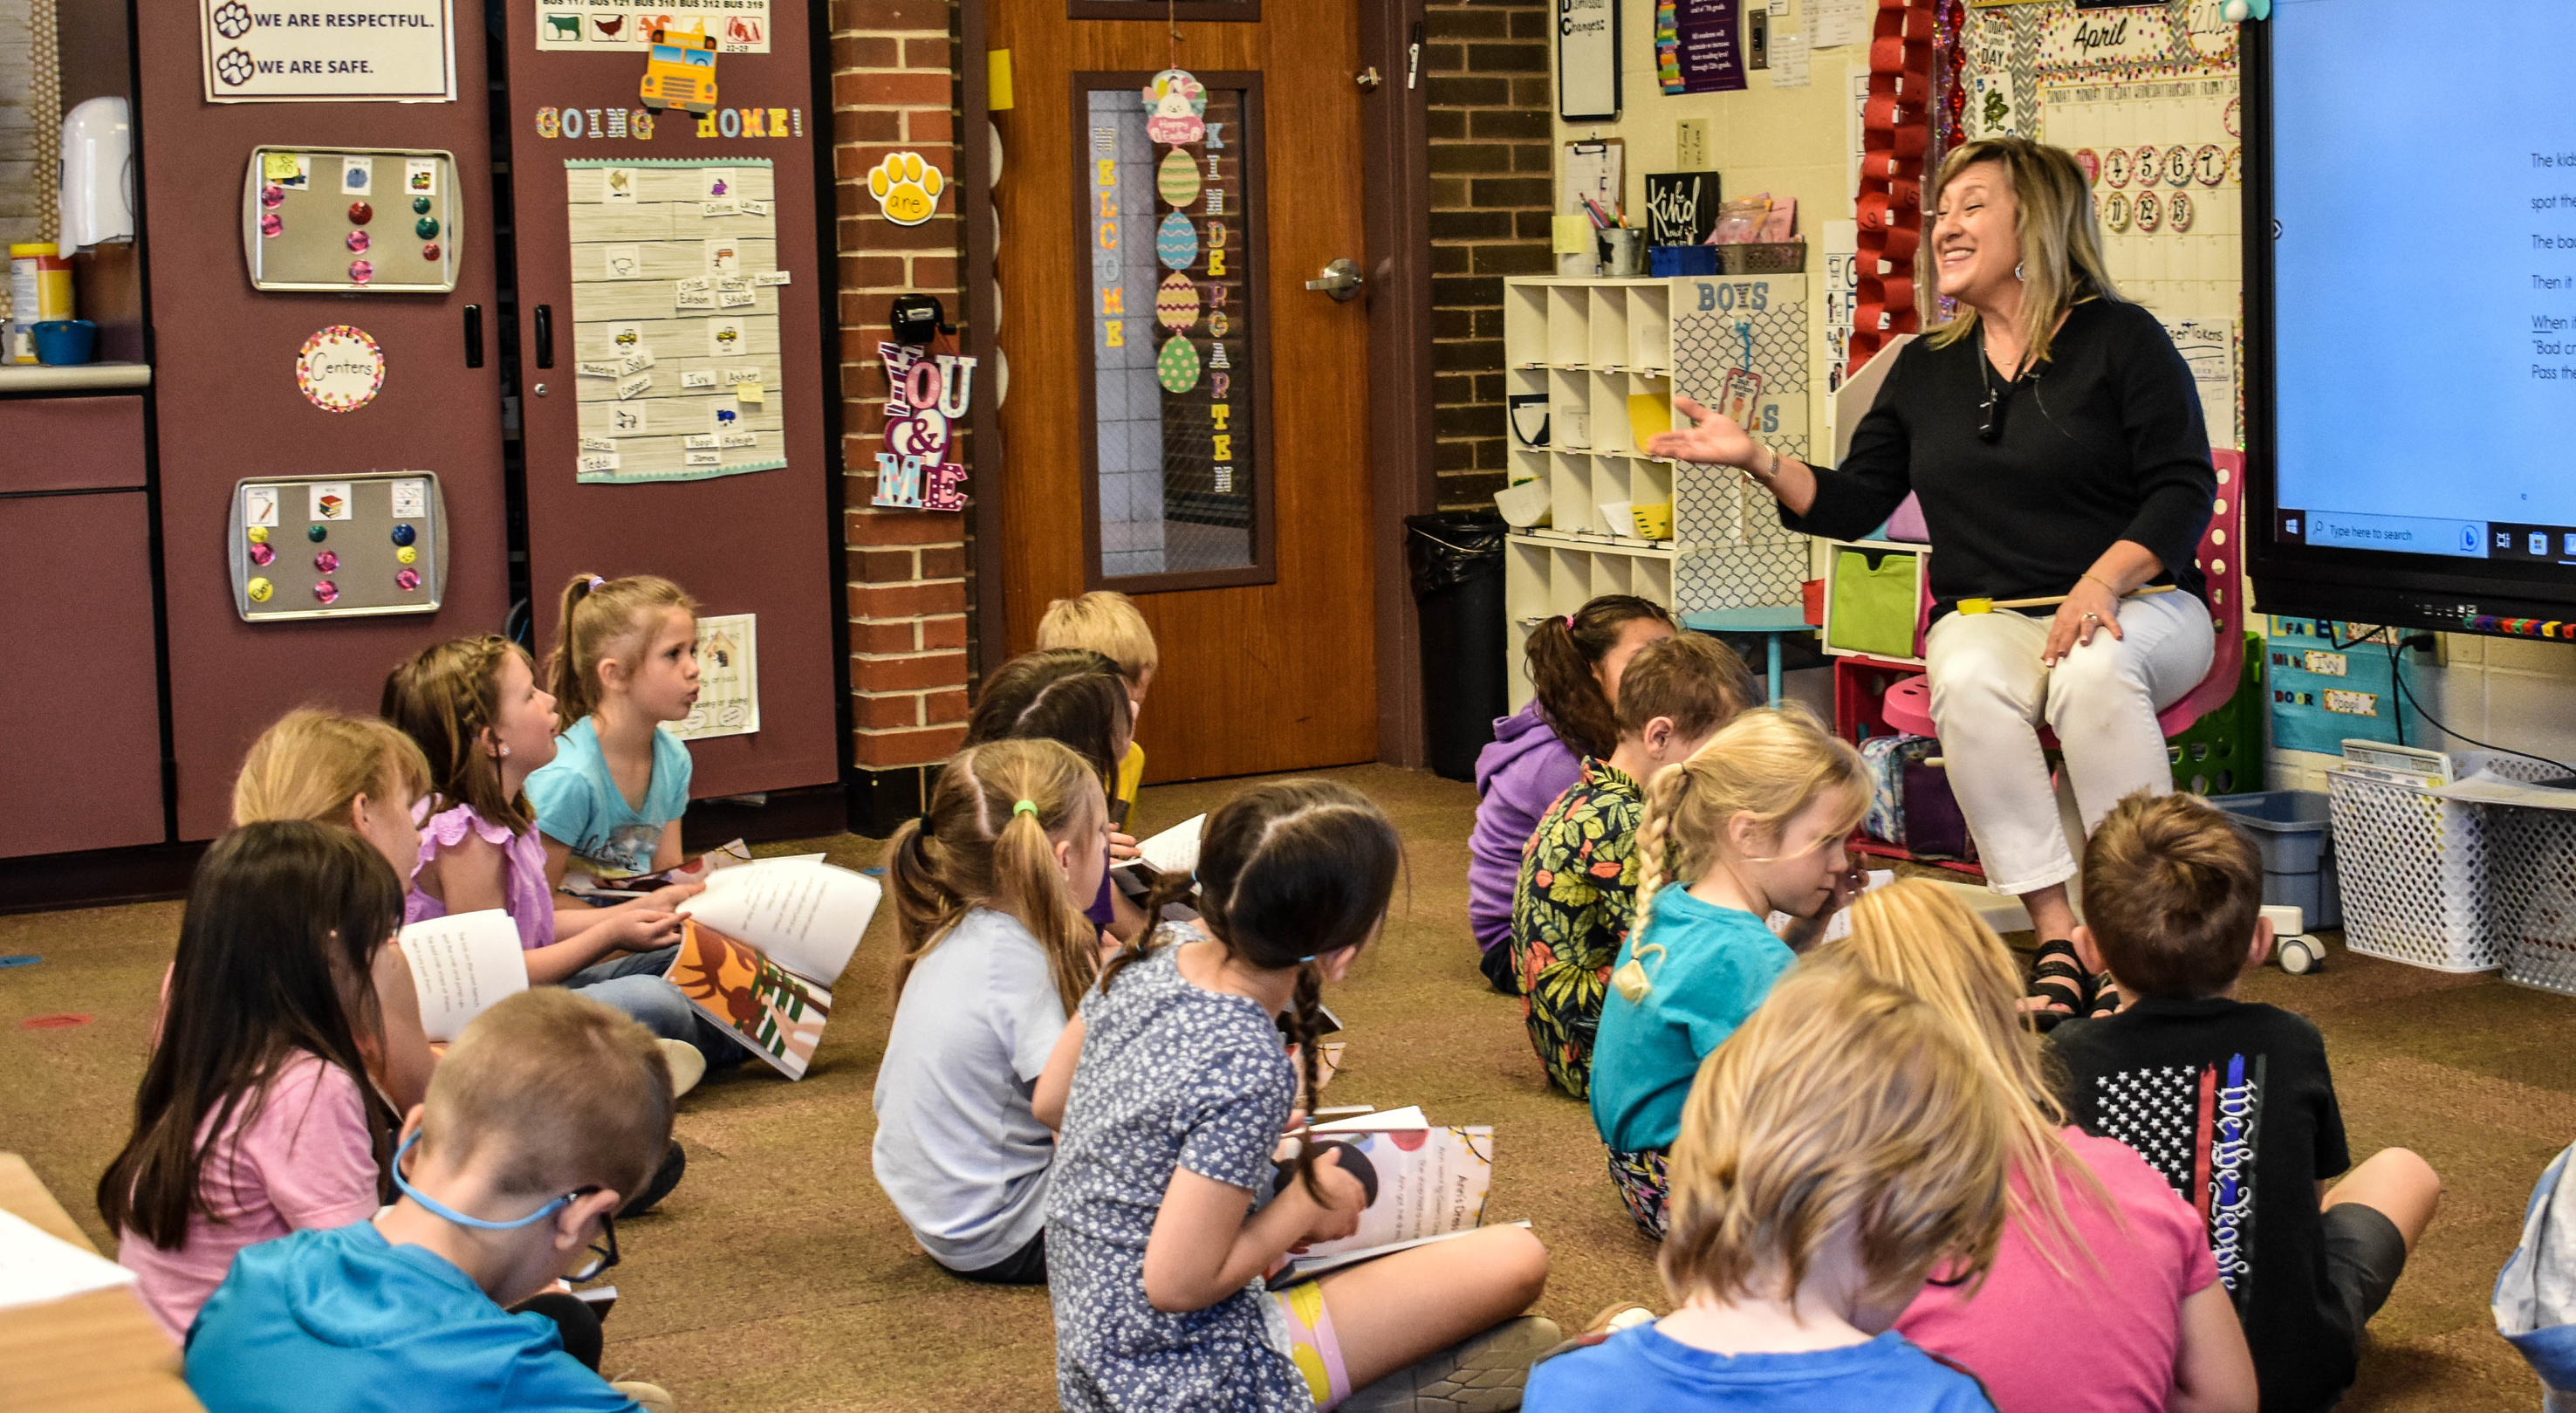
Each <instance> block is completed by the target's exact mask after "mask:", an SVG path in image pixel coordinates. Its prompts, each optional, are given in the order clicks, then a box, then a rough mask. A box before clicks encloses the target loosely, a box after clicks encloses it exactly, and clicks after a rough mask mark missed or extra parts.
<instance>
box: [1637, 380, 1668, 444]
mask: <svg viewBox="0 0 2576 1413" xmlns="http://www.w3.org/2000/svg"><path fill="white" fill-rule="evenodd" d="M1672 429H1673V399H1672V395H1671V394H1670V393H1630V394H1628V431H1629V434H1630V435H1632V436H1634V437H1635V438H1636V439H1637V450H1639V451H1641V452H1642V451H1644V450H1645V449H1646V443H1648V442H1650V441H1653V440H1654V439H1655V437H1656V435H1657V434H1658V433H1662V432H1669V431H1671V430H1672Z"/></svg>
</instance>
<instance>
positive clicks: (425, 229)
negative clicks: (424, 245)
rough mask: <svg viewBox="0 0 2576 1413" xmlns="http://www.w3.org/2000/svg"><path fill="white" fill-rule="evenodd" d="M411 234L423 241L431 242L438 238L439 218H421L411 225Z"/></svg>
mask: <svg viewBox="0 0 2576 1413" xmlns="http://www.w3.org/2000/svg"><path fill="white" fill-rule="evenodd" d="M411 233H412V234H413V235H416V236H419V237H420V238H421V239H422V240H431V239H434V238H436V237H437V235H438V218H437V217H436V216H423V217H421V218H420V219H419V220H417V221H414V222H412V223H411Z"/></svg>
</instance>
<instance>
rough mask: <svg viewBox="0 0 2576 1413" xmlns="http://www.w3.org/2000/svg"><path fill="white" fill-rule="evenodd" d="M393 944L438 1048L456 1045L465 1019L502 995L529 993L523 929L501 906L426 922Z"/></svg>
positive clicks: (406, 931) (405, 931) (425, 1026)
mask: <svg viewBox="0 0 2576 1413" xmlns="http://www.w3.org/2000/svg"><path fill="white" fill-rule="evenodd" d="M395 940H396V941H397V942H399V943H400V944H401V946H402V949H403V957H404V958H405V959H406V960H408V961H409V962H410V963H411V984H412V989H413V990H415V991H418V992H419V993H420V1028H421V1029H422V1030H424V1031H426V1032H427V1033H428V1035H429V1038H430V1040H431V1041H433V1042H435V1043H437V1044H441V1045H444V1044H447V1043H449V1042H452V1041H454V1040H455V1039H456V1037H457V1034H458V1033H459V1032H460V1031H462V1030H464V1029H465V1023H466V1022H467V1021H470V1020H472V1019H474V1018H475V1017H476V1016H479V1015H481V1014H483V1012H484V1011H486V1010H488V1009H490V1008H491V1007H492V1005H493V1004H494V1003H496V1002H498V1001H499V1000H500V999H501V998H502V997H504V996H515V995H517V994H519V993H520V992H522V991H525V990H527V989H528V963H527V958H526V955H525V954H524V953H522V952H521V951H520V950H519V925H518V924H517V923H515V922H512V921H511V920H510V915H509V914H508V913H506V912H503V911H502V910H501V909H499V908H485V909H484V910H483V911H481V912H479V913H451V914H449V915H448V916H446V917H434V918H427V919H424V920H422V921H420V922H415V923H413V924H411V925H410V926H408V927H405V928H404V929H403V930H402V931H401V932H400V933H399V934H397V935H396V938H395Z"/></svg>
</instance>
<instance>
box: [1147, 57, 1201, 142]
mask: <svg viewBox="0 0 2576 1413" xmlns="http://www.w3.org/2000/svg"><path fill="white" fill-rule="evenodd" d="M1145 111H1146V112H1148V113H1151V114H1153V116H1152V117H1150V118H1147V119H1146V120H1145V135H1146V136H1147V137H1150V138H1152V139H1153V140H1154V141H1156V142H1160V143H1166V144H1169V145H1170V146H1173V147H1180V146H1183V145H1185V144H1188V143H1193V142H1196V141H1198V140H1199V139H1200V138H1203V137H1205V136H1207V124H1206V122H1204V121H1202V119H1201V116H1200V115H1202V114H1204V113H1206V112H1207V89H1206V88H1205V87H1204V86H1202V85H1201V84H1200V83H1199V81H1198V78H1197V76H1196V75H1193V74H1192V73H1191V72H1190V71H1189V70H1187V69H1165V70H1163V71H1162V72H1161V73H1159V74H1156V75H1154V80H1153V82H1151V83H1148V84H1146V85H1145Z"/></svg>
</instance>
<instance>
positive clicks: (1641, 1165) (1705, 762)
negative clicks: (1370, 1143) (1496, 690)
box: [1592, 705, 1869, 1237]
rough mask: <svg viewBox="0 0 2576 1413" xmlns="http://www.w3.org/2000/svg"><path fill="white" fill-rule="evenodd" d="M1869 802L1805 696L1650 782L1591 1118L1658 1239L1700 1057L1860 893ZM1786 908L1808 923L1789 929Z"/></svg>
mask: <svg viewBox="0 0 2576 1413" xmlns="http://www.w3.org/2000/svg"><path fill="white" fill-rule="evenodd" d="M1868 808H1869V777H1868V774H1867V772H1866V770H1865V769H1864V768H1863V767H1862V765H1861V760H1860V753H1859V752H1857V751H1855V750H1853V749H1852V748H1851V746H1850V745H1849V744H1848V743H1846V742H1844V741H1841V740H1838V739H1836V738H1835V737H1834V736H1833V735H1832V734H1830V733H1828V732H1827V731H1826V730H1825V729H1824V728H1823V727H1822V726H1820V725H1818V724H1817V722H1816V720H1815V718H1814V717H1812V716H1810V715H1808V713H1807V712H1806V710H1805V709H1804V708H1801V707H1798V706H1795V705H1787V706H1778V707H1769V708H1765V709H1763V710H1760V711H1749V712H1746V713H1744V714H1743V715H1741V716H1738V717H1737V718H1735V720H1733V721H1732V722H1729V723H1728V724H1727V726H1726V727H1725V729H1723V730H1721V731H1719V732H1718V733H1717V735H1716V737H1715V738H1713V739H1712V740H1710V741H1709V743H1708V744H1707V745H1706V746H1703V747H1701V748H1700V750H1699V751H1698V753H1697V754H1695V755H1693V756H1692V757H1691V758H1690V759H1689V760H1687V761H1684V762H1683V763H1681V764H1680V765H1679V766H1676V767H1673V768H1671V769H1668V770H1666V771H1664V772H1663V773H1662V774H1660V775H1658V776H1656V777H1655V781H1654V784H1653V785H1652V786H1651V787H1650V788H1649V790H1648V792H1647V800H1646V822H1645V824H1644V826H1643V827H1642V828H1640V829H1639V830H1638V832H1637V852H1638V856H1639V858H1640V859H1641V860H1642V861H1643V864H1642V870H1641V876H1640V879H1639V883H1638V889H1637V900H1638V901H1637V912H1638V917H1639V919H1640V921H1639V924H1638V926H1637V928H1636V929H1635V930H1634V931H1632V932H1631V933H1629V935H1628V940H1627V942H1626V944H1625V945H1623V946H1622V947H1621V948H1620V949H1619V961H1618V964H1617V966H1616V967H1615V968H1613V970H1612V971H1611V973H1610V994H1609V996H1608V997H1607V998H1606V999H1605V1001H1604V1002H1603V1005H1602V1008H1601V1032H1600V1036H1599V1038H1598V1039H1597V1040H1596V1041H1595V1042H1594V1048H1593V1054H1592V1122H1593V1125H1594V1126H1595V1127H1596V1128H1598V1129H1599V1130H1600V1131H1601V1140H1602V1142H1604V1143H1606V1144H1608V1145H1609V1148H1610V1176H1611V1178H1612V1180H1613V1181H1614V1182H1616V1183H1617V1184H1618V1186H1619V1193H1620V1197H1621V1198H1622V1200H1624V1201H1626V1202H1627V1204H1628V1211H1629V1214H1630V1215H1631V1216H1633V1217H1635V1218H1636V1220H1637V1225H1638V1226H1640V1227H1642V1228H1643V1229H1645V1231H1646V1232H1647V1233H1648V1234H1649V1235H1652V1236H1656V1237H1661V1236H1662V1235H1663V1234H1664V1192H1665V1177H1664V1150H1666V1149H1668V1148H1670V1147H1671V1146H1672V1142H1673V1139H1674V1137H1675V1136H1676V1135H1678V1134H1679V1133H1680V1132H1681V1114H1682V1101H1683V1099H1684V1098H1685V1097H1686V1096H1688V1094H1689V1093H1690V1087H1691V1080H1692V1078H1693V1077H1694V1076H1696V1075H1697V1074H1698V1073H1699V1066H1700V1061H1701V1060H1703V1059H1705V1058H1706V1057H1707V1055H1708V1053H1709V1052H1710V1051H1711V1050H1714V1049H1716V1048H1717V1047H1718V1044H1719V1043H1720V1042H1722V1041H1724V1040H1725V1039H1726V1037H1727V1036H1729V1035H1732V1034H1734V1033H1735V1028H1736V1027H1737V1026H1739V1025H1742V1024H1743V1023H1744V1021H1745V1018H1746V1017H1748V1016H1750V1015H1752V1014H1753V1011H1754V1009H1755V1008H1756V1007H1758V1006H1760V1005H1761V1004H1762V1000H1763V998H1764V997H1765V996H1767V995H1769V994H1770V991H1771V983H1773V982H1774V981H1777V980H1778V979H1779V977H1780V973H1782V972H1784V971H1786V970H1788V969H1789V964H1790V963H1791V962H1792V961H1795V960H1796V959H1797V954H1798V953H1799V952H1802V951H1805V950H1806V949H1807V948H1808V947H1809V946H1811V945H1813V944H1814V942H1815V939H1816V938H1817V937H1819V936H1821V935H1823V932H1824V927H1825V923H1826V922H1827V921H1828V920H1829V919H1831V918H1832V917H1833V915H1834V913H1835V912H1836V911H1837V910H1839V909H1840V908H1841V907H1842V906H1843V904H1845V903H1847V902H1849V901H1850V900H1851V898H1852V897H1853V896H1854V895H1855V894H1857V893H1858V892H1859V891H1860V888H1861V886H1862V881H1863V880H1862V875H1861V873H1860V871H1859V870H1858V869H1856V868H1854V867H1852V865H1851V862H1850V859H1849V857H1848V856H1847V855H1846V854H1845V853H1844V850H1843V841H1844V839H1846V838H1848V837H1849V836H1850V834H1851V832H1852V830H1853V829H1854V828H1855V827H1856V826H1858V825H1859V823H1860V820H1861V816H1862V815H1863V814H1864V813H1866V812H1867V811H1868ZM1666 880H1670V881H1671V884H1672V886H1670V887H1663V886H1660V885H1663V884H1664V883H1665V882H1666ZM1774 912H1784V913H1787V914H1789V916H1791V917H1792V918H1795V919H1797V922H1796V923H1794V924H1793V925H1792V926H1791V927H1790V929H1789V934H1788V936H1787V937H1785V938H1783V937H1779V936H1775V935H1773V933H1772V931H1771V929H1770V927H1769V926H1768V925H1766V924H1765V922H1764V921H1763V919H1765V918H1767V917H1768V916H1770V915H1771V914H1772V913H1774Z"/></svg>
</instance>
